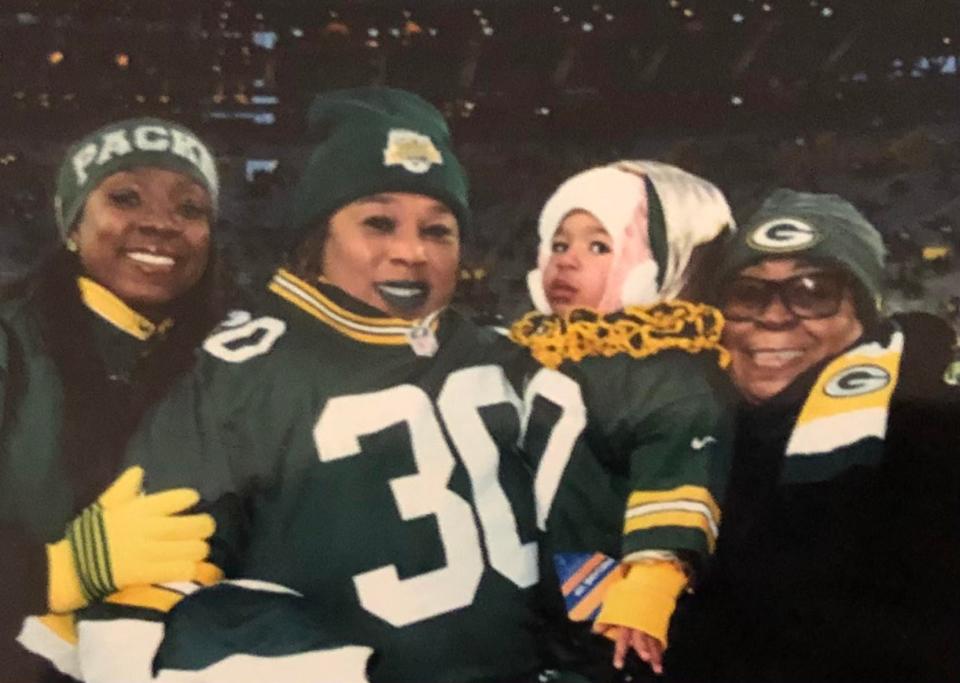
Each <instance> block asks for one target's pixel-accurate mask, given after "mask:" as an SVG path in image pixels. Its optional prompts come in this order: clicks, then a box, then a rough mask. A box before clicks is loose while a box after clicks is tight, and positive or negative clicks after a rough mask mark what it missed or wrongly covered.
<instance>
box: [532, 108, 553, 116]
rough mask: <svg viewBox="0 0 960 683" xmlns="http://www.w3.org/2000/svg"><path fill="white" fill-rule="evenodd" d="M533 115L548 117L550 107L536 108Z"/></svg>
mask: <svg viewBox="0 0 960 683" xmlns="http://www.w3.org/2000/svg"><path fill="white" fill-rule="evenodd" d="M533 113H534V114H536V115H537V116H550V107H537V108H536V109H534V111H533Z"/></svg>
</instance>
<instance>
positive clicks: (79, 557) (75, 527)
mask: <svg viewBox="0 0 960 683" xmlns="http://www.w3.org/2000/svg"><path fill="white" fill-rule="evenodd" d="M67 540H68V541H69V542H70V550H71V551H72V554H73V566H74V569H75V570H76V572H77V578H78V579H79V580H80V590H81V591H82V592H83V596H84V597H85V598H86V599H87V601H88V602H95V601H97V600H101V599H102V598H105V597H106V596H108V595H110V594H111V593H115V592H116V591H117V586H116V584H115V583H114V581H113V572H112V571H111V568H110V549H109V546H108V543H107V530H106V526H105V525H104V521H103V508H102V507H101V506H100V504H99V503H94V504H93V505H90V506H89V507H87V508H86V509H84V510H83V512H81V513H80V514H79V515H77V517H76V519H74V520H73V521H72V522H70V524H68V525H67Z"/></svg>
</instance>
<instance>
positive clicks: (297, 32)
mask: <svg viewBox="0 0 960 683" xmlns="http://www.w3.org/2000/svg"><path fill="white" fill-rule="evenodd" d="M290 34H291V35H292V36H293V37H294V38H303V29H302V28H298V27H296V26H294V27H293V28H291V29H290Z"/></svg>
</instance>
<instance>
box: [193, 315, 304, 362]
mask: <svg viewBox="0 0 960 683" xmlns="http://www.w3.org/2000/svg"><path fill="white" fill-rule="evenodd" d="M244 314H246V316H245V317H246V320H245V319H244ZM249 318H250V314H249V313H247V312H246V311H231V313H230V317H229V318H227V320H226V321H225V322H224V323H223V324H222V325H221V329H220V330H218V331H216V332H214V333H213V334H211V335H210V336H209V337H207V338H206V340H205V341H204V342H203V349H204V350H205V351H206V352H207V353H209V354H210V355H212V356H216V357H217V358H219V359H220V360H225V361H227V362H228V363H242V362H243V361H245V360H250V359H251V358H253V357H255V356H260V355H262V354H264V353H267V352H268V351H269V350H270V349H271V348H273V345H274V343H276V341H277V339H279V338H280V337H281V336H282V335H283V333H284V332H286V331H287V324H286V323H285V322H283V321H282V320H279V319H278V318H271V317H269V316H264V317H262V318H257V319H256V320H249Z"/></svg>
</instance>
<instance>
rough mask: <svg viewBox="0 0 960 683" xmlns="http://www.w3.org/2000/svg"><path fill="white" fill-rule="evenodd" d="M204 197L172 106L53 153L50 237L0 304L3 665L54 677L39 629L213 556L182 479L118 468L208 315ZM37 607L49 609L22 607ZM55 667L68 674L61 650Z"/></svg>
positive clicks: (61, 629)
mask: <svg viewBox="0 0 960 683" xmlns="http://www.w3.org/2000/svg"><path fill="white" fill-rule="evenodd" d="M218 194H219V184H218V177H217V171H216V167H215V164H214V160H213V156H212V154H211V153H210V151H209V149H208V148H207V147H206V145H204V144H203V143H202V142H201V141H200V140H199V138H197V136H196V135H195V134H194V133H193V132H191V131H190V130H188V129H186V128H184V127H182V126H180V125H178V124H176V123H173V122H170V121H164V120H160V119H149V118H143V119H130V120H125V121H119V122H115V123H111V124H109V125H107V126H105V127H103V128H101V129H99V130H96V131H94V132H92V133H90V134H88V135H86V136H85V137H84V138H83V139H81V140H79V141H78V142H76V143H75V144H74V145H72V146H71V147H70V148H69V149H68V150H67V153H66V155H65V158H64V160H63V163H62V165H61V168H60V171H59V175H58V178H57V190H56V197H55V210H56V220H57V224H58V227H59V231H60V235H61V238H62V243H61V245H60V247H59V248H58V249H57V250H56V251H55V252H54V253H52V254H51V255H50V256H49V258H47V259H46V260H45V261H44V262H43V263H42V264H41V265H40V266H39V267H38V268H37V269H36V271H35V272H34V273H33V274H32V275H30V276H29V277H28V278H27V279H26V280H24V281H23V282H21V283H18V284H16V285H14V286H13V287H11V288H10V290H8V291H7V292H6V293H5V296H4V299H3V301H2V303H0V365H2V368H3V374H2V386H0V390H2V402H3V406H4V414H3V426H2V436H0V449H2V450H0V468H2V469H0V472H2V474H0V538H2V546H3V552H2V553H0V575H2V576H3V577H4V580H3V581H2V586H3V587H2V588H0V591H2V595H0V661H2V663H3V664H2V666H3V669H4V675H3V677H4V678H5V679H6V678H10V679H11V680H13V679H15V680H18V681H33V680H39V679H40V678H43V680H48V678H46V677H44V676H53V675H54V674H53V672H52V671H50V670H45V671H44V672H43V673H41V668H45V667H46V664H45V663H42V660H40V658H38V657H35V656H34V655H31V654H30V653H29V652H28V650H33V651H44V652H45V653H46V651H48V650H49V647H50V646H51V643H53V645H52V646H53V647H54V649H56V648H57V645H56V643H57V642H59V641H58V638H57V637H56V636H55V634H57V635H59V636H62V637H64V638H65V639H66V641H67V642H69V641H70V639H71V638H72V634H71V623H72V620H71V619H70V617H69V613H71V612H72V611H73V610H75V609H77V608H80V607H82V606H84V605H86V604H88V603H90V602H93V601H96V600H98V599H100V598H103V597H104V596H106V595H107V594H109V593H112V592H114V591H116V590H119V589H122V588H124V587H126V586H127V585H131V584H139V583H151V582H156V581H175V580H192V579H196V578H198V577H200V576H201V575H203V574H204V573H205V572H208V571H209V570H211V569H212V566H209V565H204V563H203V562H202V561H203V559H204V558H205V556H206V554H207V546H206V543H205V542H204V539H205V537H207V536H208V535H209V534H210V533H211V532H212V530H213V522H212V519H211V518H210V517H209V516H206V515H196V516H180V515H178V514H177V513H179V512H181V511H183V510H185V509H187V508H189V507H190V506H191V505H193V503H195V502H196V500H197V496H196V494H195V493H194V492H191V491H185V490H181V491H173V492H167V493H164V494H161V495H159V496H156V497H153V496H150V497H146V498H144V497H142V495H141V480H142V476H143V473H142V471H140V470H138V469H131V470H128V471H127V472H126V473H125V474H123V476H119V475H120V474H121V471H122V456H123V449H124V446H125V444H126V441H127V439H128V438H129V436H130V434H131V433H132V432H133V430H134V427H135V426H136V424H137V422H138V420H139V418H140V417H141V416H142V414H143V413H144V412H145V411H146V410H147V409H148V407H149V406H150V405H151V404H152V403H154V402H155V401H156V400H157V399H158V398H159V397H160V396H161V395H162V394H163V393H164V392H165V391H166V389H167V388H168V387H169V386H170V385H171V384H172V382H173V380H174V379H175V378H176V377H177V376H178V375H180V374H182V373H183V372H184V371H186V370H187V368H189V367H190V365H191V364H192V363H193V350H194V349H195V348H196V346H198V345H199V343H200V342H201V341H202V339H203V337H204V336H205V335H206V334H207V333H208V332H209V330H210V329H212V327H213V326H214V325H215V324H216V322H217V321H218V320H219V319H220V318H221V317H222V314H223V310H222V309H223V292H222V290H221V285H220V284H219V280H218V272H217V269H216V267H215V263H214V259H213V257H212V246H211V243H212V238H211V226H212V224H213V221H214V219H215V216H216V211H217V200H218ZM118 477H119V478H118ZM115 480H116V481H115ZM111 482H114V483H113V484H112V485H111ZM105 491H106V492H105ZM71 520H72V521H71ZM45 613H56V615H54V614H48V615H47V616H46V617H42V618H38V617H31V618H29V619H27V620H26V621H24V617H26V616H27V615H31V614H33V615H43V614H45ZM57 615H59V616H57ZM18 635H19V638H18ZM15 638H18V639H19V643H18V642H16V641H15ZM45 648H46V650H45ZM41 664H42V666H41ZM56 664H57V667H58V668H59V669H60V671H62V672H64V673H69V674H73V675H76V673H77V672H76V670H75V665H74V663H73V662H72V661H71V660H70V657H63V658H60V659H59V660H58V661H57V662H56Z"/></svg>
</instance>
